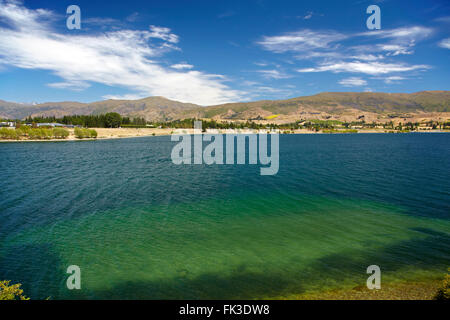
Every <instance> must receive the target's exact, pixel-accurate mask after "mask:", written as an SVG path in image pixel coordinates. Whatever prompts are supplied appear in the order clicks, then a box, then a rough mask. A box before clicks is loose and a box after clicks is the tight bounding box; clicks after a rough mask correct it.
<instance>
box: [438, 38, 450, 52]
mask: <svg viewBox="0 0 450 320" xmlns="http://www.w3.org/2000/svg"><path fill="white" fill-rule="evenodd" d="M439 46H440V47H441V48H445V49H450V38H447V39H443V40H442V41H441V42H439Z"/></svg>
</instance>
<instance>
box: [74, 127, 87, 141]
mask: <svg viewBox="0 0 450 320" xmlns="http://www.w3.org/2000/svg"><path fill="white" fill-rule="evenodd" d="M74 133H75V137H77V138H78V139H83V138H87V137H85V130H84V129H82V128H75V130H74Z"/></svg>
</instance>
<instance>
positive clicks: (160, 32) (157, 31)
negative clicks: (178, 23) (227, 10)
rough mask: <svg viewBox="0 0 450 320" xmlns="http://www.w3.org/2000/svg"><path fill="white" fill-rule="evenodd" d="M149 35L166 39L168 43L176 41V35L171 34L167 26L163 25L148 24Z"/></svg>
mask: <svg viewBox="0 0 450 320" xmlns="http://www.w3.org/2000/svg"><path fill="white" fill-rule="evenodd" d="M149 36H150V37H151V38H158V39H161V40H165V41H168V42H170V43H178V41H179V40H178V36H177V35H176V34H173V33H171V32H170V29H169V28H165V27H157V26H153V25H152V26H150V34H149Z"/></svg>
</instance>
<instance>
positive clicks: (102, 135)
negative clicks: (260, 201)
mask: <svg viewBox="0 0 450 320" xmlns="http://www.w3.org/2000/svg"><path fill="white" fill-rule="evenodd" d="M92 129H94V130H96V131H97V132H98V136H97V138H85V139H78V138H75V136H74V134H73V129H70V130H69V131H70V135H69V137H68V138H66V139H40V140H38V139H21V140H12V139H0V143H2V142H3V143H8V142H9V143H14V142H71V141H96V140H111V139H126V138H140V137H157V136H169V135H171V134H173V133H175V132H176V131H177V130H178V129H174V128H165V129H156V128H92ZM182 130H186V134H192V133H193V132H189V131H192V130H193V129H182ZM286 131H288V130H286ZM241 133H242V134H248V133H249V132H241ZM364 133H371V134H372V133H373V134H383V133H384V134H394V133H430V134H431V133H450V131H448V130H445V131H442V130H424V131H410V132H387V131H384V130H359V131H358V132H321V131H319V132H316V131H310V130H304V129H298V130H294V131H289V133H288V132H286V133H284V132H283V131H281V132H280V134H289V135H291V134H294V135H295V134H331V135H335V134H364ZM204 134H226V133H221V132H205V133H204ZM237 134H239V133H237Z"/></svg>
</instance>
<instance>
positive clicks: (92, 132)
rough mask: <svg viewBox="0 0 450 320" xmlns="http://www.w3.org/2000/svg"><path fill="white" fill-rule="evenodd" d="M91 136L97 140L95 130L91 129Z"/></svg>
mask: <svg viewBox="0 0 450 320" xmlns="http://www.w3.org/2000/svg"><path fill="white" fill-rule="evenodd" d="M89 135H90V137H91V138H97V131H95V130H94V129H89Z"/></svg>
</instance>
